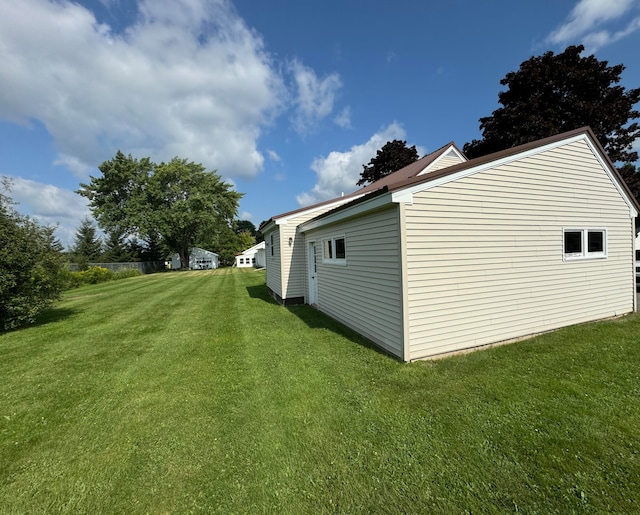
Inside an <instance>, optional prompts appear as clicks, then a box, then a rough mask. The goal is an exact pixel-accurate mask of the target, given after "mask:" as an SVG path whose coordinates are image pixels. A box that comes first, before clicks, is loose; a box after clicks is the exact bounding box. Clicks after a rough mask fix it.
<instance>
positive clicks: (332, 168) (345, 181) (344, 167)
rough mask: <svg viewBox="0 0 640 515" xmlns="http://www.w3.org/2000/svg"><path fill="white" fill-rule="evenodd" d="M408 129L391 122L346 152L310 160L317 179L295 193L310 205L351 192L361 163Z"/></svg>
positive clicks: (304, 204) (401, 135) (358, 174)
mask: <svg viewBox="0 0 640 515" xmlns="http://www.w3.org/2000/svg"><path fill="white" fill-rule="evenodd" d="M405 136H406V135H405V131H404V129H403V128H402V127H401V126H400V125H399V124H398V123H395V122H394V123H392V124H390V125H389V126H388V127H386V128H385V129H383V130H381V131H380V132H377V133H376V134H374V135H373V136H371V138H369V140H368V141H367V142H365V143H363V144H361V145H354V146H352V147H351V149H350V150H348V151H346V152H336V151H334V152H331V153H329V155H328V156H326V157H319V158H317V159H315V160H314V161H313V162H312V163H311V169H312V170H313V171H314V172H315V173H316V175H317V182H316V184H315V186H314V187H313V189H312V190H311V191H309V192H305V193H301V194H300V195H298V196H297V197H296V200H297V201H298V204H299V205H301V206H308V205H310V204H315V203H317V202H322V201H323V200H328V199H331V198H335V197H339V196H340V195H341V194H342V193H345V194H347V193H352V192H353V191H355V190H356V189H357V186H356V182H358V180H359V179H360V173H361V172H362V165H363V164H366V163H368V162H369V161H370V160H371V158H372V157H374V156H375V155H376V152H377V151H378V150H379V149H380V148H382V147H383V146H384V144H385V143H387V142H388V141H392V140H394V139H405Z"/></svg>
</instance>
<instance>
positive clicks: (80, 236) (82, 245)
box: [72, 218, 102, 270]
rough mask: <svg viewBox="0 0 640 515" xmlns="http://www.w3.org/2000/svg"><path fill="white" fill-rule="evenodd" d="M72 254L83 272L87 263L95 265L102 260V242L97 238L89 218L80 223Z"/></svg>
mask: <svg viewBox="0 0 640 515" xmlns="http://www.w3.org/2000/svg"><path fill="white" fill-rule="evenodd" d="M72 252H73V257H74V259H75V261H76V263H77V264H78V266H79V267H80V269H81V270H85V269H86V268H87V267H88V266H89V263H96V262H98V261H100V259H101V258H102V240H100V238H98V236H97V233H96V228H95V227H94V225H93V222H92V221H91V220H90V219H89V218H84V219H83V220H82V222H81V223H80V227H78V230H77V231H76V238H75V241H74V244H73V248H72Z"/></svg>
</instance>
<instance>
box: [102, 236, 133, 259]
mask: <svg viewBox="0 0 640 515" xmlns="http://www.w3.org/2000/svg"><path fill="white" fill-rule="evenodd" d="M125 236H126V235H125V233H124V232H123V231H118V230H117V229H112V230H111V231H108V233H107V238H106V240H105V242H104V254H103V256H102V258H103V259H104V261H105V262H107V263H126V262H128V261H132V259H131V252H129V249H128V248H127V241H126V237H125Z"/></svg>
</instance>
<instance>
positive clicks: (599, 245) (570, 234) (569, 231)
mask: <svg viewBox="0 0 640 515" xmlns="http://www.w3.org/2000/svg"><path fill="white" fill-rule="evenodd" d="M562 232H563V254H562V259H563V260H564V261H569V260H572V259H598V258H606V257H607V230H606V229H600V228H595V229H591V228H565V229H563V230H562Z"/></svg>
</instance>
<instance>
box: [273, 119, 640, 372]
mask: <svg viewBox="0 0 640 515" xmlns="http://www.w3.org/2000/svg"><path fill="white" fill-rule="evenodd" d="M639 211H640V205H639V204H638V202H637V201H636V200H635V198H634V197H633V195H632V194H631V192H630V191H629V189H628V187H627V186H626V184H625V183H624V181H623V180H622V178H621V177H620V175H619V174H618V172H617V170H616V167H615V166H614V165H613V163H612V162H611V161H610V160H609V158H608V157H607V155H606V153H605V151H604V149H603V147H602V146H601V144H600V143H599V142H598V140H597V138H596V137H595V135H594V133H593V132H592V131H591V130H590V129H589V128H582V129H578V130H574V131H571V132H567V133H564V134H559V135H557V136H552V137H550V138H545V139H542V140H539V141H535V142H532V143H527V144H525V145H521V146H518V147H515V148H511V149H508V150H505V151H502V152H497V153H495V154H491V155H487V156H484V157H480V158H477V159H473V160H468V159H467V158H466V156H464V154H463V153H462V152H461V151H460V150H459V149H458V148H457V147H456V146H455V145H454V144H453V143H450V144H448V145H445V146H444V147H442V148H440V149H438V150H436V151H435V152H433V153H431V154H429V155H427V156H425V157H423V158H422V159H420V160H418V161H416V162H415V163H412V164H411V165H409V166H407V167H405V168H403V169H401V170H399V171H397V172H395V173H394V174H391V175H389V176H387V177H385V178H383V179H381V180H380V181H377V182H375V183H373V184H370V185H368V186H366V187H365V188H362V189H360V190H358V191H356V192H354V193H352V194H350V195H347V196H345V197H340V198H337V199H334V200H331V201H327V202H323V203H321V204H316V205H315V206H309V207H306V208H302V209H299V210H296V211H291V212H288V213H283V214H281V215H277V216H274V217H272V218H271V219H270V220H269V221H268V222H266V223H265V224H263V226H262V227H261V231H262V233H263V234H264V235H265V239H266V242H267V243H266V264H267V267H266V268H267V278H266V282H267V287H268V289H269V292H270V293H271V295H272V296H273V297H274V298H275V299H276V300H278V301H280V302H282V303H285V304H289V303H302V302H304V303H307V304H310V305H312V306H315V307H316V308H317V309H318V310H320V311H322V312H324V313H326V314H327V315H329V316H331V317H333V318H335V319H337V320H339V321H340V322H342V323H344V324H345V325H347V326H349V327H351V328H352V329H354V330H355V331H357V332H358V333H360V334H362V335H364V336H365V337H367V338H368V339H369V340H371V341H372V342H374V343H375V344H377V345H379V346H380V347H381V348H383V349H385V350H386V351H387V352H389V353H390V354H392V355H394V356H397V357H398V358H400V359H402V360H404V361H412V360H416V359H423V358H427V357H433V356H438V355H445V354H449V353H452V352H458V351H462V350H466V349H472V348H476V347H481V346H485V345H489V344H494V343H498V342H503V341H508V340H513V339H516V338H520V337H524V336H528V335H532V334H536V333H540V332H544V331H549V330H553V329H557V328H560V327H563V326H568V325H572V324H577V323H581V322H587V321H591V320H598V319H603V318H607V317H613V316H617V315H622V314H626V313H630V312H632V311H634V309H635V308H636V303H637V300H636V288H635V252H634V247H635V236H636V232H635V227H634V220H635V217H636V216H638V212H639Z"/></svg>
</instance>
